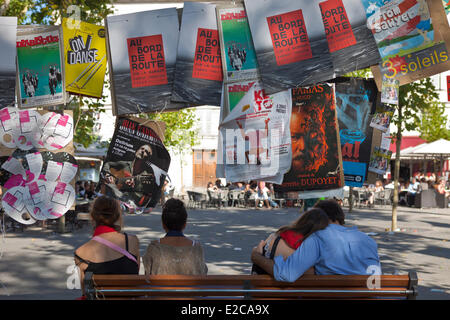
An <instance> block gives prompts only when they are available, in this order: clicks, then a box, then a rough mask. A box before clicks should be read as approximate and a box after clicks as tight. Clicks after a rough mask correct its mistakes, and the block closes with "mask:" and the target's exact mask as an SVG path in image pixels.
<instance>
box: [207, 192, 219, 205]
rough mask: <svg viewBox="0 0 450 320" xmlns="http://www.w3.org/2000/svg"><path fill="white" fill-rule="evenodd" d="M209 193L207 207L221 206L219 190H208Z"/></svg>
mask: <svg viewBox="0 0 450 320" xmlns="http://www.w3.org/2000/svg"><path fill="white" fill-rule="evenodd" d="M207 194H208V202H207V207H219V208H220V202H221V201H220V198H219V193H218V192H211V191H209V190H208V191H207Z"/></svg>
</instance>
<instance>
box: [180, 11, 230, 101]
mask: <svg viewBox="0 0 450 320" xmlns="http://www.w3.org/2000/svg"><path fill="white" fill-rule="evenodd" d="M222 79H223V76H222V58H221V53H220V41H219V34H218V31H217V20H216V6H215V5H213V4H209V3H192V2H186V3H185V4H184V7H183V15H182V18H181V30H180V38H179V41H178V54H177V62H176V66H175V80H174V84H173V91H172V101H178V102H189V103H194V104H208V105H214V106H219V105H220V97H221V94H222Z"/></svg>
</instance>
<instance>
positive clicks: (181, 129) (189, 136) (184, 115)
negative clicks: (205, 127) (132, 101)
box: [139, 108, 198, 154]
mask: <svg viewBox="0 0 450 320" xmlns="http://www.w3.org/2000/svg"><path fill="white" fill-rule="evenodd" d="M139 117H141V118H146V119H152V120H156V121H163V122H165V123H166V132H165V135H164V145H165V146H166V147H167V148H170V149H171V150H172V151H173V152H174V153H175V154H184V153H185V152H190V151H191V149H192V147H193V146H195V145H196V144H197V143H198V131H197V129H196V128H195V124H196V123H197V121H198V119H197V117H196V115H195V112H194V109H189V108H188V109H181V110H179V111H175V112H164V113H146V114H140V115H139Z"/></svg>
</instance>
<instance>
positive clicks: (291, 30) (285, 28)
mask: <svg viewBox="0 0 450 320" xmlns="http://www.w3.org/2000/svg"><path fill="white" fill-rule="evenodd" d="M267 24H268V25H269V30H270V36H271V38H272V44H273V50H274V52H275V58H276V61H277V65H278V66H282V65H285V64H290V63H294V62H297V61H302V60H307V59H311V58H312V50H311V46H310V44H309V38H308V32H307V31H306V26H305V20H304V19H303V13H302V10H295V11H291V12H287V13H283V14H280V15H276V16H271V17H267Z"/></svg>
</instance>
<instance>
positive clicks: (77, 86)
mask: <svg viewBox="0 0 450 320" xmlns="http://www.w3.org/2000/svg"><path fill="white" fill-rule="evenodd" d="M61 25H62V31H63V43H64V58H65V59H64V60H65V83H66V90H67V92H71V93H75V94H80V95H84V96H89V97H94V98H101V97H102V92H103V83H104V81H105V72H106V64H107V60H108V59H107V57H106V31H105V28H104V27H102V26H97V25H94V24H91V23H87V22H84V21H73V20H70V19H67V18H63V19H62V24H61Z"/></svg>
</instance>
